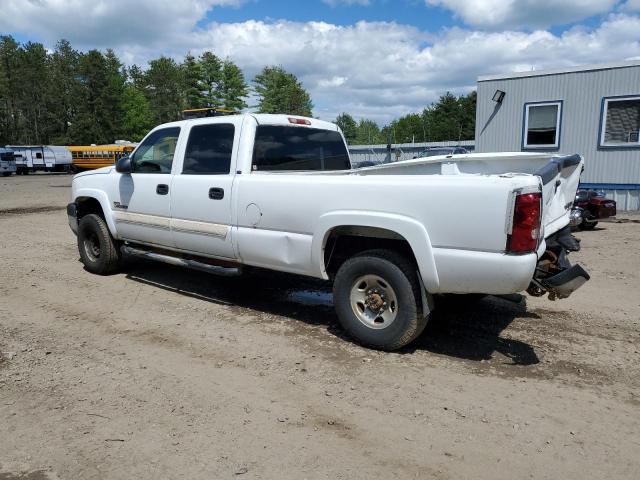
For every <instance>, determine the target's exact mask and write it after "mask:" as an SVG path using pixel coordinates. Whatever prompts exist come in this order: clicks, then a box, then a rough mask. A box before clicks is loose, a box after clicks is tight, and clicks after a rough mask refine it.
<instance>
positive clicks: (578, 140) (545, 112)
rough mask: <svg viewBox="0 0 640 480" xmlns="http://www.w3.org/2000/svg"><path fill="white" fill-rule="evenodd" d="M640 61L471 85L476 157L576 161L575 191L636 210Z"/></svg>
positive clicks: (484, 79)
mask: <svg viewBox="0 0 640 480" xmlns="http://www.w3.org/2000/svg"><path fill="white" fill-rule="evenodd" d="M639 137H640V60H635V61H627V62H618V63H609V64H603V65H589V66H582V67H572V68H565V69H558V70H546V71H529V72H520V73H509V74H504V75H487V76H481V77H479V78H478V105H477V111H476V151H477V152H496V151H497V152H506V151H511V152H513V151H527V152H538V151H543V152H558V153H562V154H572V153H579V154H581V155H582V156H583V157H584V159H585V171H584V173H583V176H582V182H583V183H582V186H583V187H586V188H594V189H597V190H603V191H604V192H605V193H606V195H607V197H608V198H612V199H614V200H616V201H617V202H618V209H619V210H638V209H640V138H639Z"/></svg>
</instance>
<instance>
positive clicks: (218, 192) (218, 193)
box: [209, 188, 224, 200]
mask: <svg viewBox="0 0 640 480" xmlns="http://www.w3.org/2000/svg"><path fill="white" fill-rule="evenodd" d="M209 198H210V199H211V200H222V199H223V198H224V188H210V189H209Z"/></svg>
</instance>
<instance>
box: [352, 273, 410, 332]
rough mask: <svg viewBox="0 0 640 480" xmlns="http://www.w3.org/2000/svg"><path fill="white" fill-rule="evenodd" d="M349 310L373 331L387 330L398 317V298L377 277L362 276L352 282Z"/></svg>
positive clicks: (380, 278)
mask: <svg viewBox="0 0 640 480" xmlns="http://www.w3.org/2000/svg"><path fill="white" fill-rule="evenodd" d="M349 299H350V301H351V309H352V310H353V313H354V315H355V316H356V318H357V319H358V320H360V322H361V323H362V324H363V325H365V326H367V327H369V328H373V329H375V330H380V329H382V328H387V327H388V326H389V325H391V324H392V323H393V322H394V321H395V319H396V317H397V316H398V298H397V296H396V292H395V291H394V290H393V288H392V287H391V284H390V283H389V282H387V281H386V280H385V279H384V278H382V277H380V276H378V275H363V276H361V277H359V278H357V279H356V281H355V282H353V285H352V287H351V292H350V295H349Z"/></svg>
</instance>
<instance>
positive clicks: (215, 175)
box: [171, 117, 242, 259]
mask: <svg viewBox="0 0 640 480" xmlns="http://www.w3.org/2000/svg"><path fill="white" fill-rule="evenodd" d="M241 125H242V121H241V119H237V118H225V117H219V118H214V119H211V121H210V122H209V123H206V124H202V123H201V124H195V125H191V126H190V129H189V131H188V132H185V137H186V136H187V135H186V133H188V140H186V147H185V149H184V152H185V153H184V157H183V160H182V162H181V164H180V165H179V168H178V169H179V171H177V172H176V174H175V176H174V179H173V185H172V194H171V230H172V233H173V239H174V242H175V246H176V247H177V248H179V249H181V250H186V251H188V252H193V253H195V254H203V255H207V256H211V257H219V258H223V259H233V258H235V253H234V248H233V242H232V233H233V232H232V206H233V203H232V200H234V199H233V195H232V194H233V192H232V186H233V182H234V173H235V164H236V158H237V149H238V143H239V142H238V140H239V138H240V130H241Z"/></svg>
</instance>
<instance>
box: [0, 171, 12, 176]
mask: <svg viewBox="0 0 640 480" xmlns="http://www.w3.org/2000/svg"><path fill="white" fill-rule="evenodd" d="M2 176H3V177H10V176H11V172H2Z"/></svg>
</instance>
